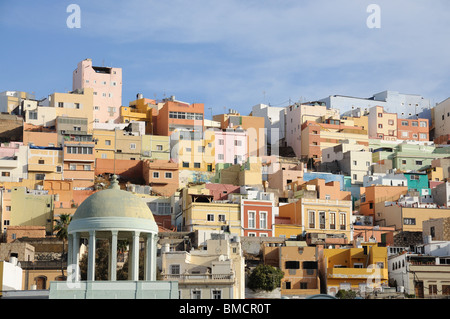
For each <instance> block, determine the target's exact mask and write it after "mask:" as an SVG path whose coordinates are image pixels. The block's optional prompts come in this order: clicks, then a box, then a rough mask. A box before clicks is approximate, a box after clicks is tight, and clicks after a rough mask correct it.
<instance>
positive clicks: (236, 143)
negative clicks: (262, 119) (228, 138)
mask: <svg viewBox="0 0 450 319" xmlns="http://www.w3.org/2000/svg"><path fill="white" fill-rule="evenodd" d="M234 146H242V141H237V140H235V141H234Z"/></svg>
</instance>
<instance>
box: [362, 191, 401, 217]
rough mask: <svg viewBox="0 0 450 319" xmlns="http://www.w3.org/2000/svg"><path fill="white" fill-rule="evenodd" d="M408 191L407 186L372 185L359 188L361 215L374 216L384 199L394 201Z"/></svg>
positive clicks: (381, 206)
mask: <svg viewBox="0 0 450 319" xmlns="http://www.w3.org/2000/svg"><path fill="white" fill-rule="evenodd" d="M407 191H408V187H407V186H382V185H374V186H369V187H361V188H360V204H359V211H360V214H361V215H365V216H372V217H374V220H375V217H376V213H377V212H379V211H380V210H381V209H382V208H384V205H385V203H384V202H385V201H396V200H398V199H399V198H400V196H401V195H405V194H406V193H407Z"/></svg>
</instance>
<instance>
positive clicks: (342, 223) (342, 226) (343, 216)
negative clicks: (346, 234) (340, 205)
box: [339, 213, 347, 230]
mask: <svg viewBox="0 0 450 319" xmlns="http://www.w3.org/2000/svg"><path fill="white" fill-rule="evenodd" d="M346 224H347V222H346V214H345V213H340V214H339V228H340V230H345V229H346Z"/></svg>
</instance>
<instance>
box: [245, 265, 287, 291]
mask: <svg viewBox="0 0 450 319" xmlns="http://www.w3.org/2000/svg"><path fill="white" fill-rule="evenodd" d="M283 276H284V273H283V271H281V269H279V268H276V267H273V266H270V265H262V264H261V265H258V266H257V267H256V268H255V269H254V270H253V271H252V273H251V274H250V276H249V280H248V284H247V285H248V287H249V288H250V289H252V290H257V289H262V290H265V291H272V290H274V289H275V288H278V287H280V286H281V279H282V278H283Z"/></svg>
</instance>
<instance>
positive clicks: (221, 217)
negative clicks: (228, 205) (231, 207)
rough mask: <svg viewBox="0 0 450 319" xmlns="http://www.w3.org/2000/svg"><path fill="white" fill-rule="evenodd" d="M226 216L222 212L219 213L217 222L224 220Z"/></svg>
mask: <svg viewBox="0 0 450 319" xmlns="http://www.w3.org/2000/svg"><path fill="white" fill-rule="evenodd" d="M225 221H226V218H225V215H224V214H219V222H225Z"/></svg>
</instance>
